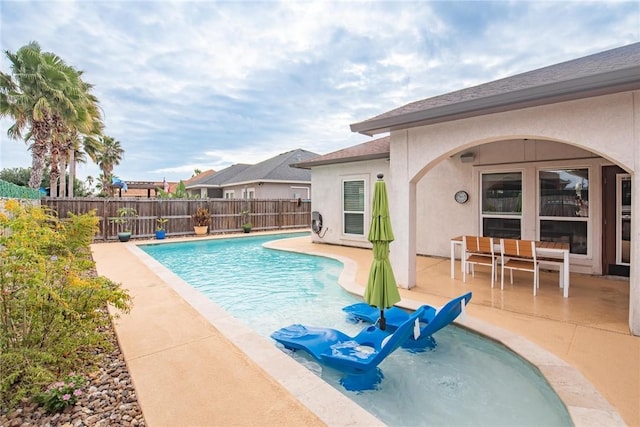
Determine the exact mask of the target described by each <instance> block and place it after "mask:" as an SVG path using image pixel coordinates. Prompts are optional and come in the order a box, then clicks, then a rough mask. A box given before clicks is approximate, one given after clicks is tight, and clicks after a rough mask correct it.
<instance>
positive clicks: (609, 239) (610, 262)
mask: <svg viewBox="0 0 640 427" xmlns="http://www.w3.org/2000/svg"><path fill="white" fill-rule="evenodd" d="M619 175H626V172H625V171H624V169H622V168H620V167H618V166H605V167H603V168H602V209H603V212H602V221H603V224H602V272H603V274H608V275H613V276H627V277H628V276H629V265H628V260H626V259H625V255H624V250H625V248H626V247H625V246H621V239H619V238H618V237H620V236H619V234H620V233H621V230H620V221H621V216H624V213H622V212H621V211H620V208H619V206H622V204H623V203H624V202H623V201H622V199H621V198H622V194H619V193H620V192H619V184H618V176H619ZM629 214H630V213H629ZM618 246H621V247H620V248H619V247H618ZM621 250H622V251H623V254H622V256H621V253H620V251H621ZM623 261H627V262H623Z"/></svg>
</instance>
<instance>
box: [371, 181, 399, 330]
mask: <svg viewBox="0 0 640 427" xmlns="http://www.w3.org/2000/svg"><path fill="white" fill-rule="evenodd" d="M382 178H383V175H382V174H378V181H376V186H375V188H374V190H373V207H372V209H371V211H372V212H371V216H372V217H371V229H370V230H369V237H368V239H369V241H370V242H371V243H372V244H373V262H372V263H371V270H370V271H369V280H368V281H367V288H366V289H365V291H364V300H365V301H366V302H367V304H369V305H371V306H374V307H378V308H379V309H380V322H379V327H380V329H382V330H385V329H386V327H387V325H386V320H385V318H384V309H385V308H389V307H392V306H393V305H394V304H395V303H397V302H400V293H399V292H398V287H397V286H396V279H395V277H394V275H393V269H392V268H391V262H390V261H389V243H390V242H392V241H393V238H394V237H393V231H392V230H391V220H390V219H389V200H388V198H387V187H386V185H385V183H384V181H383V180H382Z"/></svg>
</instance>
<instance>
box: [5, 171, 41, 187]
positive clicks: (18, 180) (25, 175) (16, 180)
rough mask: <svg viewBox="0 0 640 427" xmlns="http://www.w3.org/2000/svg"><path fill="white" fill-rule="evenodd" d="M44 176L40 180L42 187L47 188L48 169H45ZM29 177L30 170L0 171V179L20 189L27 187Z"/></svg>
mask: <svg viewBox="0 0 640 427" xmlns="http://www.w3.org/2000/svg"><path fill="white" fill-rule="evenodd" d="M44 171H45V175H44V177H43V179H42V186H43V187H44V188H47V187H49V176H48V173H46V172H48V167H45V170H44ZM30 177H31V168H7V169H2V170H0V179H1V180H3V181H7V182H11V183H13V184H16V185H20V186H22V187H28V186H29V178H30Z"/></svg>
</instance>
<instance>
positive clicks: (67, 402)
mask: <svg viewBox="0 0 640 427" xmlns="http://www.w3.org/2000/svg"><path fill="white" fill-rule="evenodd" d="M85 383H86V379H85V378H84V377H83V376H81V375H76V374H74V373H72V374H69V375H68V376H67V377H65V379H64V381H58V382H55V383H53V384H51V385H49V387H47V390H46V391H44V392H43V393H40V394H38V395H37V396H36V398H35V401H36V402H38V403H40V404H41V405H42V406H44V407H45V409H46V410H47V411H49V412H61V411H62V410H64V408H66V407H67V406H73V405H75V404H76V402H77V401H78V398H79V397H80V396H82V394H83V393H84V392H83V391H82V386H84V384H85Z"/></svg>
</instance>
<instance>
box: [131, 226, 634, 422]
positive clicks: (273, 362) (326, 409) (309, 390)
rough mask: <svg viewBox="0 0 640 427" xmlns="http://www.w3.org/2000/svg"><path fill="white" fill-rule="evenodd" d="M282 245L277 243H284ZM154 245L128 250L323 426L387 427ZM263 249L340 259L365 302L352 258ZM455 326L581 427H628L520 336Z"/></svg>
mask: <svg viewBox="0 0 640 427" xmlns="http://www.w3.org/2000/svg"><path fill="white" fill-rule="evenodd" d="M225 237H234V236H225ZM200 240H202V239H200ZM283 240H284V239H283ZM283 240H279V241H278V242H279V243H282V242H283ZM176 242H178V240H172V241H171V242H153V244H163V243H176ZM149 243H151V242H139V243H138V242H136V244H129V245H127V247H128V249H129V250H130V251H131V252H132V253H133V254H134V255H135V256H136V257H137V258H139V259H140V260H141V261H142V262H143V263H144V264H145V265H146V266H147V267H149V268H150V269H151V270H152V271H153V272H154V273H155V274H157V275H158V276H159V278H161V279H162V280H163V281H164V282H165V283H166V284H167V285H168V286H169V287H171V288H172V289H173V290H174V291H175V292H176V293H178V295H180V296H181V297H182V298H183V299H184V300H185V301H186V302H188V303H189V304H190V305H191V306H192V307H193V308H194V309H195V310H196V311H197V312H198V313H199V314H200V315H201V316H203V317H204V318H205V319H206V320H207V321H208V322H209V323H210V324H212V325H213V326H214V327H215V328H216V329H218V330H219V331H220V332H221V333H222V334H223V335H224V336H225V337H226V338H227V339H228V340H229V341H230V342H232V343H233V344H234V345H235V346H237V347H238V348H239V349H240V350H241V351H243V352H244V353H245V354H246V355H247V357H248V358H249V359H251V360H252V361H253V362H254V363H256V364H257V365H258V366H260V367H261V368H262V369H263V370H264V371H265V372H267V373H268V374H269V375H270V376H271V377H272V378H273V379H275V380H276V381H277V382H278V383H279V384H281V385H282V386H283V387H284V388H285V389H287V390H288V391H289V392H290V393H291V394H292V395H293V396H295V397H296V398H297V399H298V400H299V401H300V402H301V403H302V404H304V405H305V406H306V407H307V408H308V409H309V410H310V411H311V412H313V413H314V414H315V415H316V416H318V418H320V419H321V420H322V421H323V422H324V423H326V424H327V425H368V426H369V425H371V426H373V425H384V423H382V422H381V421H380V420H378V419H377V418H375V417H374V416H373V415H371V414H370V413H369V412H367V411H366V410H364V409H363V408H361V407H360V406H359V405H357V404H356V403H355V402H353V401H352V400H351V399H349V398H348V397H347V396H345V395H343V394H342V393H340V392H339V391H338V390H336V389H334V388H333V387H332V386H330V385H328V384H327V383H326V382H324V381H323V380H322V379H321V378H319V377H318V376H316V375H315V374H313V373H312V372H311V371H309V370H308V369H306V368H304V367H303V366H302V365H300V364H299V363H298V362H296V361H295V360H293V359H292V358H291V357H289V356H288V355H286V354H285V353H284V352H282V351H281V350H280V349H278V348H277V347H276V346H274V345H273V343H272V342H271V341H270V340H268V339H266V338H265V337H262V336H260V335H259V334H257V333H256V332H254V331H253V330H251V329H250V328H249V327H247V326H246V325H244V323H242V322H241V321H239V320H237V319H235V318H234V317H232V316H231V315H230V314H228V313H227V312H226V311H224V310H223V309H222V308H221V307H220V306H218V305H217V304H215V303H214V302H212V301H211V300H209V299H208V298H207V297H206V296H204V295H203V294H201V293H200V292H199V291H197V290H196V289H194V288H193V287H191V286H190V285H189V284H187V283H186V282H185V281H183V280H182V279H180V278H179V277H178V276H177V275H175V274H174V273H172V272H171V271H169V270H168V269H167V268H165V267H164V266H162V265H161V264H160V263H159V262H158V261H156V260H155V259H154V258H153V257H151V256H150V255H148V254H147V253H146V252H144V251H143V250H142V249H140V248H139V247H137V245H138V244H139V245H145V244H149ZM264 246H266V247H270V248H272V249H278V250H286V251H290V252H300V253H304V254H308V255H315V256H322V257H325V258H333V259H336V260H337V261H340V262H341V263H342V264H343V265H344V269H343V270H342V272H341V274H340V277H339V280H338V282H339V284H340V285H341V286H342V287H343V288H344V289H345V290H347V291H348V292H350V293H353V294H355V295H359V296H362V294H363V292H364V287H363V286H361V285H359V284H358V283H356V280H355V277H356V270H357V264H356V262H355V261H353V260H351V259H349V258H346V257H343V256H339V255H332V254H328V253H326V252H320V251H309V250H297V249H291V248H287V249H285V248H280V247H273V245H271V244H269V243H266V244H265V245H264ZM422 304H424V302H421V301H416V300H412V299H407V298H403V300H402V302H401V303H400V304H398V305H399V306H402V307H404V308H407V309H416V308H418V307H419V306H420V305H422ZM456 323H457V324H458V325H459V326H462V327H464V328H467V329H470V330H472V331H474V332H476V333H479V334H480V335H483V336H485V337H486V338H489V339H492V340H494V341H496V342H498V343H501V344H503V345H504V346H506V347H507V348H509V349H511V350H512V351H514V352H515V353H516V354H518V355H520V356H521V357H522V358H524V359H525V360H527V361H529V362H530V363H531V364H532V365H533V366H535V367H537V369H538V370H539V371H540V373H541V374H542V375H543V376H544V377H545V378H546V380H547V382H548V383H549V384H550V385H551V387H552V388H553V389H554V390H555V392H556V393H557V394H558V396H559V397H560V399H561V400H562V402H563V403H564V405H565V406H566V408H567V410H568V412H569V415H570V417H571V419H572V421H573V423H574V424H575V425H576V426H592V425H593V426H596V425H610V426H614V425H620V426H624V425H626V424H625V422H624V421H623V419H622V417H621V416H620V414H619V413H618V412H617V410H616V409H615V408H614V407H613V406H612V405H611V404H610V403H609V402H608V401H607V400H606V399H605V398H604V397H603V396H602V395H601V394H600V393H599V392H598V391H597V390H596V389H595V387H593V385H592V384H591V383H590V382H589V381H588V380H587V379H586V378H585V377H584V376H583V375H582V373H581V372H580V371H579V370H577V369H576V368H574V367H573V366H571V365H570V364H568V363H567V362H565V361H563V360H562V359H560V358H559V357H557V356H555V355H553V354H552V353H550V352H548V351H546V350H544V349H543V348H541V347H540V346H538V345H536V344H534V343H532V342H531V341H529V340H527V339H525V338H523V337H521V336H518V335H516V334H514V333H512V332H509V331H507V330H505V329H502V328H500V327H497V326H494V325H492V324H490V323H488V322H484V321H482V320H479V319H477V318H473V317H472V316H470V315H469V314H468V313H467V314H466V315H465V316H464V319H459V320H457V321H456Z"/></svg>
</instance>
